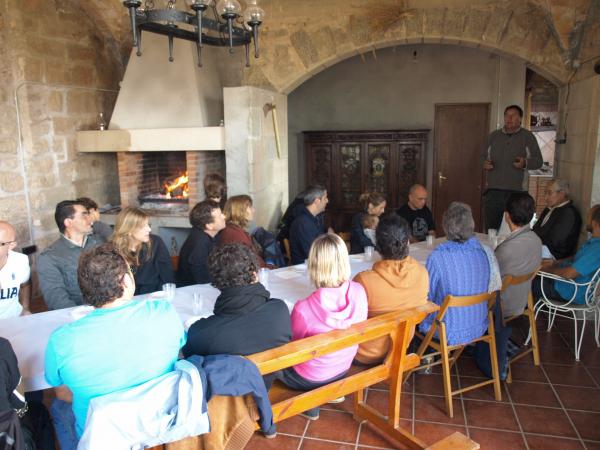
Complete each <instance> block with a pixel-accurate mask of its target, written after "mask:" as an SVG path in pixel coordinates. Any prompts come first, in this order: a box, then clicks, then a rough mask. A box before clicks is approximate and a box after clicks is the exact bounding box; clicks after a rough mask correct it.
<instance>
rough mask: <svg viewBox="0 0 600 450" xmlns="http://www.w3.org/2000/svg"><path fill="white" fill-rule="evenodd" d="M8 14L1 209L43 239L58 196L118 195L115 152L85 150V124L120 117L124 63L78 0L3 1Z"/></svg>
mask: <svg viewBox="0 0 600 450" xmlns="http://www.w3.org/2000/svg"><path fill="white" fill-rule="evenodd" d="M0 22H1V23H0V30H1V31H0V49H1V50H0V51H1V52H2V54H1V55H0V61H1V62H0V77H1V81H2V82H1V83H0V117H1V118H2V123H3V126H2V127H1V130H0V180H1V181H0V205H1V206H0V217H1V218H2V219H3V220H8V221H10V222H12V223H14V224H15V225H16V226H17V228H18V237H19V241H20V245H25V244H27V243H32V242H34V243H36V244H37V245H38V246H39V247H41V248H43V247H45V246H46V245H47V244H48V243H49V242H50V241H52V240H54V239H56V235H57V231H56V225H55V223H54V218H53V214H54V207H55V204H56V203H57V202H58V201H60V200H63V199H67V198H74V197H77V196H83V195H85V196H89V197H92V198H95V199H96V200H97V201H98V203H100V204H103V203H106V202H113V203H116V202H117V201H118V182H117V170H116V158H115V155H111V154H78V153H77V151H76V149H75V131H77V130H84V129H91V128H94V127H95V126H96V123H97V117H98V113H99V112H104V114H105V116H106V119H107V120H108V119H109V118H110V113H111V111H112V107H113V105H114V101H115V97H116V90H117V89H118V82H119V80H120V79H121V75H122V72H123V64H122V59H121V55H120V53H119V50H118V47H117V46H116V45H115V43H114V42H111V41H110V40H105V39H104V38H103V37H101V35H100V34H99V31H98V30H97V29H96V27H95V24H94V23H93V21H92V20H90V19H89V18H88V17H87V16H86V15H85V14H83V13H82V11H81V10H80V7H79V4H78V2H77V1H75V0H60V1H58V0H57V1H53V2H48V1H42V0H28V1H21V0H7V1H3V2H1V3H0Z"/></svg>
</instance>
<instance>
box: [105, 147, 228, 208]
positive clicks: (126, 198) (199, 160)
mask: <svg viewBox="0 0 600 450" xmlns="http://www.w3.org/2000/svg"><path fill="white" fill-rule="evenodd" d="M117 155H118V156H117V162H118V168H119V190H120V193H121V206H123V207H125V206H138V207H141V208H143V209H144V210H147V211H149V212H151V213H157V214H161V215H162V214H176V215H187V213H188V211H189V210H190V209H191V208H193V206H194V205H195V204H196V203H197V202H199V201H201V200H203V199H204V189H203V187H202V180H203V179H204V176H205V175H206V174H207V173H210V172H217V173H220V174H223V175H224V174H225V152H224V151H163V152H160V151H149V152H119V153H118V154H117Z"/></svg>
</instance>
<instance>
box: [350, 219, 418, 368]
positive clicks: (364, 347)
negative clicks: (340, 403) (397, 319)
mask: <svg viewBox="0 0 600 450" xmlns="http://www.w3.org/2000/svg"><path fill="white" fill-rule="evenodd" d="M375 233H376V236H377V246H378V248H379V253H380V254H381V258H382V260H381V261H377V262H376V263H375V264H373V268H372V269H371V270H366V271H364V272H361V273H359V274H358V275H356V277H354V281H356V282H358V283H360V284H362V286H363V287H364V288H365V291H366V293H367V299H368V303H369V318H371V317H375V316H379V315H381V314H385V313H388V312H392V311H398V310H401V309H408V308H413V307H415V306H418V305H423V304H425V303H427V292H428V291H429V275H428V274H427V270H426V269H425V267H424V266H422V265H421V264H420V263H419V262H417V260H415V259H414V258H413V257H412V256H409V255H408V244H409V237H410V231H409V229H408V223H407V222H406V221H405V220H404V219H403V218H401V217H400V216H398V215H396V214H390V215H387V216H384V217H382V218H381V220H380V221H379V225H377V229H376V231H375ZM388 341H389V339H388V338H387V337H384V338H381V339H377V340H375V341H370V342H365V343H364V344H360V346H359V348H358V353H357V354H356V357H355V359H356V360H357V361H359V362H361V363H363V364H374V363H378V362H380V361H381V360H382V359H383V358H384V357H385V356H386V355H387V352H388V347H389V342H388Z"/></svg>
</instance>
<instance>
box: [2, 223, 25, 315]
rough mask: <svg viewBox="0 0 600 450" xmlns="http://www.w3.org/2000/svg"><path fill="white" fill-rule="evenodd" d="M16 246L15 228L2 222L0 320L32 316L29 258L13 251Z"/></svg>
mask: <svg viewBox="0 0 600 450" xmlns="http://www.w3.org/2000/svg"><path fill="white" fill-rule="evenodd" d="M16 246H17V233H16V231H15V228H14V227H13V226H12V225H11V224H10V223H8V222H3V221H0V319H7V318H9V317H15V316H19V315H26V314H31V312H30V311H29V301H30V300H31V284H30V283H29V275H30V273H31V271H30V269H29V258H28V257H27V256H26V255H24V254H22V253H17V252H15V251H13V250H14V249H15V247H16Z"/></svg>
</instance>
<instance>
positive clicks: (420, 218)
mask: <svg viewBox="0 0 600 450" xmlns="http://www.w3.org/2000/svg"><path fill="white" fill-rule="evenodd" d="M426 203H427V189H425V188H424V187H423V186H421V185H420V184H415V185H413V186H412V187H411V188H410V191H409V192H408V203H407V204H405V205H403V206H401V207H400V209H398V211H397V213H398V215H399V216H400V217H402V218H403V219H404V220H406V221H407V222H408V225H409V226H410V229H411V231H412V237H413V239H412V240H413V242H414V241H424V240H425V239H426V238H427V235H428V234H435V222H434V221H433V214H431V211H430V209H429V208H428V207H427V205H426Z"/></svg>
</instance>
